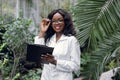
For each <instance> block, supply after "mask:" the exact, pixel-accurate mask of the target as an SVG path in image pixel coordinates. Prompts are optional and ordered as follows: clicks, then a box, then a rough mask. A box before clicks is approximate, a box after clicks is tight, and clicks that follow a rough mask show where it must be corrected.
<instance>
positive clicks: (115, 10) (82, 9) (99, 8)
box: [73, 0, 120, 49]
mask: <svg viewBox="0 0 120 80" xmlns="http://www.w3.org/2000/svg"><path fill="white" fill-rule="evenodd" d="M119 3H120V0H84V1H82V2H79V3H78V4H77V5H76V6H75V8H74V9H73V11H74V16H75V22H76V24H77V27H78V29H79V33H78V34H79V35H78V39H79V41H80V44H81V46H84V45H85V44H86V41H87V40H88V42H89V43H87V47H88V48H92V49H95V48H96V47H97V45H98V42H99V41H103V38H104V37H106V36H111V34H113V33H116V32H117V31H118V30H120V28H119V23H120V9H119V8H120V4H119ZM93 42H94V43H93Z"/></svg>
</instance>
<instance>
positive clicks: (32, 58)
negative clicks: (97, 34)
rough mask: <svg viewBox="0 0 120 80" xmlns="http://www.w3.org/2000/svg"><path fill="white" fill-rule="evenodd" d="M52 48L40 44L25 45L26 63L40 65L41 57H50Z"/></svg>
mask: <svg viewBox="0 0 120 80" xmlns="http://www.w3.org/2000/svg"><path fill="white" fill-rule="evenodd" d="M53 50H54V48H53V47H48V46H46V45H40V44H27V55H26V61H29V62H35V63H42V62H43V61H42V59H41V55H45V54H47V53H48V54H50V55H52V52H53Z"/></svg>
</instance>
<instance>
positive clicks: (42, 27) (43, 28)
mask: <svg viewBox="0 0 120 80" xmlns="http://www.w3.org/2000/svg"><path fill="white" fill-rule="evenodd" d="M50 23H51V21H50V20H49V19H46V18H44V19H42V21H41V24H40V34H39V37H44V35H45V32H46V31H47V29H48V27H49V25H50Z"/></svg>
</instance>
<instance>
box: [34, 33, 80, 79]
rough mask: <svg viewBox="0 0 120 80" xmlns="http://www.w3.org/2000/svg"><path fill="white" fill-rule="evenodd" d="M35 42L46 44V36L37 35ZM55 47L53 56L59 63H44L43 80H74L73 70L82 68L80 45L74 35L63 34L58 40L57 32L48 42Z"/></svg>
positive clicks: (48, 44)
mask: <svg viewBox="0 0 120 80" xmlns="http://www.w3.org/2000/svg"><path fill="white" fill-rule="evenodd" d="M34 43H35V44H43V45H44V44H45V43H44V38H39V37H38V36H36V37H35V42H34ZM46 45H47V46H49V47H54V50H53V53H52V54H53V56H54V58H55V59H56V60H57V64H56V65H53V64H51V63H49V64H44V67H43V72H42V75H41V80H73V75H72V72H73V71H74V72H76V71H78V70H79V69H80V46H79V43H78V41H77V39H76V38H75V37H74V36H65V35H62V36H61V38H60V39H59V40H58V41H57V42H56V34H54V35H53V36H52V37H51V39H50V41H49V42H47V43H46Z"/></svg>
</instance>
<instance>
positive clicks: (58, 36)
mask: <svg viewBox="0 0 120 80" xmlns="http://www.w3.org/2000/svg"><path fill="white" fill-rule="evenodd" d="M61 35H62V34H61V33H56V42H57V41H58V40H59V39H60V37H61Z"/></svg>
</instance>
